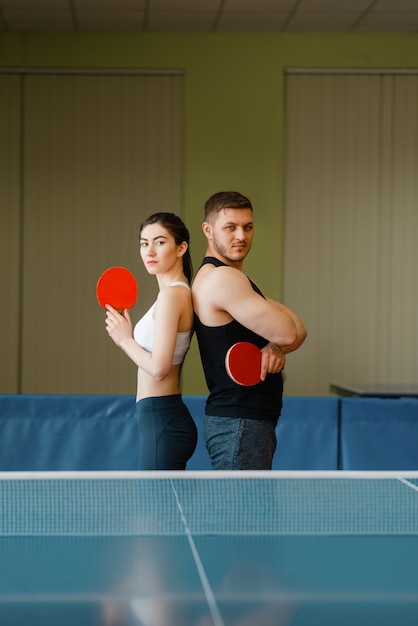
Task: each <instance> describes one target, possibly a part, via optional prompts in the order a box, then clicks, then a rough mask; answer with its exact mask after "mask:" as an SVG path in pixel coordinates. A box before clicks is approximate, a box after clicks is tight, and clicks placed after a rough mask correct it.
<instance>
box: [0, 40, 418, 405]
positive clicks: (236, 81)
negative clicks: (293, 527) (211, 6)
mask: <svg viewBox="0 0 418 626" xmlns="http://www.w3.org/2000/svg"><path fill="white" fill-rule="evenodd" d="M0 66H2V67H8V68H34V67H38V68H42V67H50V68H54V67H57V68H114V69H119V68H141V69H142V68H145V69H160V68H161V69H167V68H180V69H182V70H183V71H184V74H185V102H184V106H185V139H184V141H185V143H184V182H183V189H184V207H185V212H184V216H185V221H186V223H187V225H188V226H189V228H190V231H191V237H192V255H193V260H194V264H195V267H196V266H197V265H198V264H199V261H200V258H201V256H202V254H203V252H204V239H203V235H202V234H201V230H200V224H201V222H202V216H203V211H202V207H203V203H204V201H205V200H206V198H207V197H208V196H209V195H211V194H212V193H214V192H215V191H219V190H221V189H226V188H228V189H237V190H239V191H241V192H243V193H245V194H246V195H248V196H249V197H250V198H251V199H252V201H253V204H254V209H255V219H256V238H255V242H254V246H253V250H252V252H251V254H250V257H249V259H248V260H247V262H246V271H247V272H248V273H249V274H251V275H252V276H253V277H254V278H255V280H256V281H257V282H258V283H259V284H260V286H261V287H262V288H263V289H264V290H265V291H266V293H268V294H269V296H271V297H273V298H277V299H279V298H280V295H281V276H282V257H281V250H282V245H281V244H282V219H283V186H284V185H283V183H284V160H283V151H284V137H283V127H284V72H285V70H286V68H355V69H358V68H360V69H388V68H389V69H390V68H393V69H415V68H417V67H418V35H416V34H411V35H409V34H406V35H405V34H391V35H389V34H388V35H367V34H365V35H352V34H349V35H329V34H327V35H322V34H306V35H305V34H301V35H295V34H293V35H282V34H277V35H275V34H134V33H128V34H126V33H123V34H122V33H121V34H106V33H91V34H90V33H64V34H50V33H44V34H41V33H39V34H33V33H31V34H15V33H5V34H1V35H0ZM307 209H309V207H307ZM183 390H184V392H185V393H186V394H187V393H190V394H199V393H201V394H205V393H206V386H205V383H204V380H203V376H202V371H201V367H200V361H199V357H198V352H197V347H196V343H195V342H193V345H192V348H191V351H190V354H189V357H188V358H187V360H186V363H185V367H184V374H183Z"/></svg>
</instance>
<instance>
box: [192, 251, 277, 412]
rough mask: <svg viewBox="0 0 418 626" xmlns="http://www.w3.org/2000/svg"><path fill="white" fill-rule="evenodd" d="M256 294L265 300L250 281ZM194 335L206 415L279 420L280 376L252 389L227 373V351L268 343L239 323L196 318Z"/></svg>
mask: <svg viewBox="0 0 418 626" xmlns="http://www.w3.org/2000/svg"><path fill="white" fill-rule="evenodd" d="M207 263H210V264H212V265H215V266H216V267H221V266H225V265H226V263H223V262H222V261H220V260H219V259H216V258H215V257H205V258H204V259H203V262H202V265H206V264H207ZM248 280H249V281H250V283H251V285H252V288H253V289H254V291H256V292H257V293H259V294H260V295H261V296H262V297H263V298H264V295H263V294H262V292H261V291H260V289H259V288H258V287H257V285H255V284H254V283H253V281H252V280H251V279H248ZM195 332H196V337H197V341H198V344H199V350H200V354H201V359H202V364H203V371H204V374H205V378H206V384H207V386H208V389H209V396H208V399H207V401H206V415H218V416H220V417H239V418H251V419H277V418H278V417H279V415H280V411H281V408H282V394H283V379H282V375H281V373H279V374H268V375H267V377H266V380H265V381H262V382H260V383H258V384H257V385H254V386H251V387H244V386H242V385H238V384H237V383H234V382H233V381H232V380H231V379H230V377H229V376H228V374H227V372H226V369H225V356H226V353H227V351H228V349H229V348H230V347H231V346H232V345H233V344H234V343H237V342H238V341H249V342H251V343H254V344H256V345H257V346H258V347H259V348H260V349H261V348H264V346H265V345H267V343H268V341H267V340H266V339H264V337H260V335H257V334H256V333H254V332H252V331H251V330H249V329H248V328H246V327H245V326H242V324H240V323H239V322H237V321H236V320H232V321H231V322H229V323H228V324H224V325H223V326H205V325H204V324H202V323H201V321H200V320H199V318H198V316H197V315H196V314H195Z"/></svg>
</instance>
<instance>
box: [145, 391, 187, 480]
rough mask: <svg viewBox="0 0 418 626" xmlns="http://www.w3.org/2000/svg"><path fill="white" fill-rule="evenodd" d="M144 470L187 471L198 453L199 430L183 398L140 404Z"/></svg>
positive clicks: (163, 398) (149, 399) (170, 398)
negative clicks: (189, 462)
mask: <svg viewBox="0 0 418 626" xmlns="http://www.w3.org/2000/svg"><path fill="white" fill-rule="evenodd" d="M136 419H137V423H138V430H139V462H138V469H140V470H184V469H186V463H187V461H188V460H189V459H190V457H191V456H192V454H193V452H194V451H195V448H196V444H197V429H196V424H195V423H194V421H193V418H192V416H191V415H190V413H189V410H188V408H187V406H186V405H185V404H184V402H183V400H182V398H181V395H180V394H178V395H172V396H161V397H155V398H143V399H142V400H139V401H138V402H137V403H136Z"/></svg>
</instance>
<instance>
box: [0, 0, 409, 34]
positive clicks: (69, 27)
mask: <svg viewBox="0 0 418 626" xmlns="http://www.w3.org/2000/svg"><path fill="white" fill-rule="evenodd" d="M0 31H3V32H4V31H12V32H16V31H19V32H22V31H84V32H86V31H108V32H109V31H113V32H116V31H138V32H175V31H176V32H202V33H203V32H280V33H282V32H285V33H296V32H302V33H303V32H305V33H306V32H335V33H379V32H386V33H389V32H404V33H414V32H415V33H417V32H418V0H0Z"/></svg>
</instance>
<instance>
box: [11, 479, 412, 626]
mask: <svg viewBox="0 0 418 626" xmlns="http://www.w3.org/2000/svg"><path fill="white" fill-rule="evenodd" d="M122 474H123V473H122ZM191 474H192V476H191V479H190V480H189V481H188V482H185V481H184V480H183V478H182V479H181V480H180V479H179V480H177V478H176V476H174V478H173V477H168V478H167V479H165V478H164V479H163V480H158V481H157V482H156V481H154V479H152V480H151V479H146V480H144V479H143V478H142V477H141V475H140V474H139V473H137V474H136V478H135V479H132V477H130V478H126V479H125V478H122V479H121V480H117V481H114V480H108V479H107V477H106V476H103V477H102V478H99V479H97V478H95V479H94V480H93V479H92V480H91V481H87V482H84V480H78V479H77V478H74V477H70V478H65V477H62V479H59V480H53V481H52V482H49V481H48V477H47V476H46V477H45V478H44V477H43V478H42V479H41V478H39V479H37V478H35V479H33V478H31V479H30V480H28V479H22V478H19V477H15V476H12V475H11V476H10V480H6V479H4V475H3V476H2V480H0V503H1V504H3V503H4V502H6V501H7V502H8V507H7V509H8V510H7V511H5V512H4V509H2V511H3V513H1V514H0V624H2V626H3V625H5V626H8V625H10V626H12V625H15V626H20V625H22V626H28V625H29V624H30V626H38V624H39V626H41V625H42V626H50V625H51V626H52V625H54V626H56V625H57V624H60V626H67V625H68V626H69V625H70V624H71V626H74V625H75V624H76V625H77V626H84V625H86V626H87V625H88V626H96V625H97V626H99V625H100V626H130V625H137V626H140V625H141V626H142V625H143V626H151V625H154V624H158V626H192V625H193V626H211V625H212V626H250V625H251V626H284V625H286V626H328V625H329V626H353V625H355V626H374V625H379V626H386V625H387V626H393V625H394V624H399V625H402V626H409V625H411V626H412V625H414V626H415V625H416V623H417V616H418V475H417V474H415V475H414V476H412V477H411V478H406V479H405V478H402V479H398V478H392V477H390V478H387V479H385V478H383V477H382V479H380V478H379V477H376V476H373V479H370V478H366V477H364V479H356V480H352V479H349V478H347V479H346V478H345V477H344V473H341V475H340V477H338V478H337V479H334V478H332V477H331V474H333V473H332V472H331V473H330V477H329V478H328V477H324V478H323V477H318V478H316V477H315V476H313V477H312V476H311V477H310V478H309V479H300V480H299V479H296V477H295V476H293V475H292V474H293V473H291V472H290V473H287V476H283V475H284V474H286V473H284V472H283V473H280V472H278V473H275V472H272V473H270V475H269V477H268V478H265V476H264V473H259V476H258V477H257V478H256V479H254V478H251V479H249V478H247V477H246V476H240V477H239V478H238V479H234V478H233V479H231V478H226V479H225V481H224V482H222V480H220V479H219V480H218V479H216V480H214V479H213V474H215V473H214V472H209V473H208V472H205V474H206V477H205V478H201V474H203V473H196V474H200V475H199V476H193V473H191ZM244 474H245V473H244ZM314 474H315V473H314ZM369 474H371V473H369ZM377 474H378V473H377ZM218 475H220V474H219V473H218ZM221 478H222V477H221ZM107 518H109V519H107Z"/></svg>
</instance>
